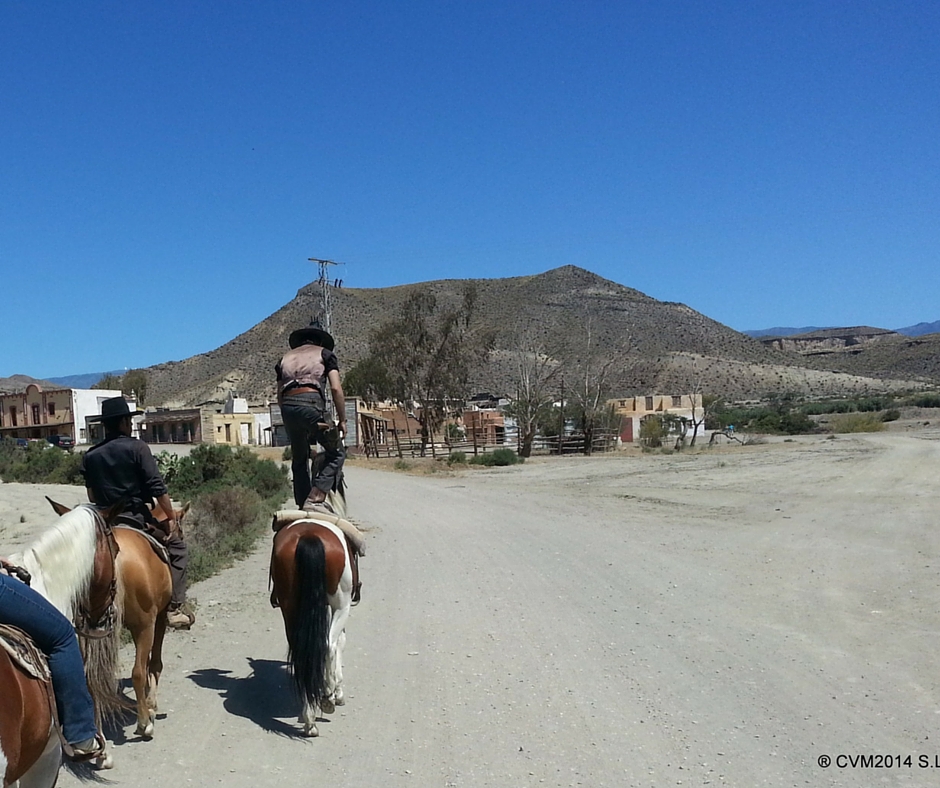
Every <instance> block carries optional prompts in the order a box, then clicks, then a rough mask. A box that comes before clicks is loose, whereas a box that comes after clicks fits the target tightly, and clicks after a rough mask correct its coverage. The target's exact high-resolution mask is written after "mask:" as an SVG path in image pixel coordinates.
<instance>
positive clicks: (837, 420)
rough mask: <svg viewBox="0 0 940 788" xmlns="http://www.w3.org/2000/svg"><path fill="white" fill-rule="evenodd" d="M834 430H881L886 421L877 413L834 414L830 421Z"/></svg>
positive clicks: (838, 431) (846, 431) (841, 431)
mask: <svg viewBox="0 0 940 788" xmlns="http://www.w3.org/2000/svg"><path fill="white" fill-rule="evenodd" d="M829 424H830V426H831V427H832V431H833V432H837V433H848V432H881V431H882V430H883V429H884V428H885V423H884V422H883V421H882V420H881V416H879V415H878V414H877V413H846V414H845V415H842V416H834V417H833V418H832V421H831V422H830V423H829Z"/></svg>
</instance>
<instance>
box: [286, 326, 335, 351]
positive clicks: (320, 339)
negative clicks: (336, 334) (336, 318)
mask: <svg viewBox="0 0 940 788" xmlns="http://www.w3.org/2000/svg"><path fill="white" fill-rule="evenodd" d="M287 342H288V344H289V345H290V346H291V348H292V349H293V348H297V347H300V346H301V345H319V346H320V347H325V348H326V349H327V350H332V349H333V348H334V347H335V345H336V343H335V342H334V341H333V337H331V336H330V335H329V334H328V333H327V332H326V331H324V330H323V329H322V328H321V327H320V321H319V320H314V321H313V322H312V323H311V324H310V325H309V326H307V327H306V328H298V329H297V330H296V331H293V332H291V335H290V339H288V340H287Z"/></svg>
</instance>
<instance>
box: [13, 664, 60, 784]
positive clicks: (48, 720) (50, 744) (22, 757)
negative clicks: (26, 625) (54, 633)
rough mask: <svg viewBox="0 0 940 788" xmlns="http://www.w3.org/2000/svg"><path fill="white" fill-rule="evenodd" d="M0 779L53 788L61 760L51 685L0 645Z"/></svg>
mask: <svg viewBox="0 0 940 788" xmlns="http://www.w3.org/2000/svg"><path fill="white" fill-rule="evenodd" d="M0 698H3V704H2V707H0V780H2V784H3V786H4V788H7V786H15V787H16V788H53V786H54V785H55V783H56V780H57V778H58V776H59V767H60V766H61V764H62V744H61V742H60V740H59V736H58V735H57V733H56V729H55V719H54V717H53V715H52V708H53V704H54V703H55V700H54V699H53V697H52V686H51V683H50V682H49V681H48V680H44V679H43V678H41V677H39V676H37V675H34V674H33V673H31V672H27V671H26V670H25V669H24V668H23V667H21V666H20V665H19V664H17V663H15V662H14V661H13V659H12V658H11V657H10V655H9V654H8V653H7V652H6V650H4V649H2V648H0Z"/></svg>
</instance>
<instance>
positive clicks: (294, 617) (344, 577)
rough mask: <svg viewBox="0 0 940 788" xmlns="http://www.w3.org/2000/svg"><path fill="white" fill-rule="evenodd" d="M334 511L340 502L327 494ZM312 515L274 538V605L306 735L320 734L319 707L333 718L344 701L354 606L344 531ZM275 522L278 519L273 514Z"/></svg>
mask: <svg viewBox="0 0 940 788" xmlns="http://www.w3.org/2000/svg"><path fill="white" fill-rule="evenodd" d="M330 502H331V503H332V505H333V508H334V510H335V511H337V512H339V511H342V507H343V505H344V503H345V502H344V501H342V502H341V501H340V500H339V496H338V495H337V494H336V493H332V492H331V493H330ZM329 519H331V518H328V517H320V516H318V515H317V514H316V513H310V514H304V513H302V512H297V513H295V514H294V516H291V517H290V518H289V519H288V520H287V521H285V522H284V523H282V524H281V525H282V527H280V528H279V530H278V531H277V533H275V535H274V546H273V549H272V552H271V580H272V582H273V584H274V593H273V594H272V601H274V602H276V603H277V604H278V606H279V607H280V608H281V614H282V615H283V617H284V630H285V632H286V634H287V644H288V655H287V660H288V663H289V665H290V670H291V675H292V678H293V681H294V686H295V687H296V689H297V692H298V694H299V695H300V699H301V703H302V706H303V708H302V710H301V714H300V722H302V723H303V726H304V736H318V735H319V731H318V730H317V725H316V720H317V709H318V708H319V709H320V710H322V711H323V712H324V713H325V714H332V713H333V712H334V711H335V706H342V705H343V704H344V703H345V702H346V699H345V695H344V692H343V647H344V645H345V643H346V631H345V630H346V620H347V619H348V618H349V611H350V607H351V603H352V568H351V565H350V556H349V550H350V548H349V545H348V543H347V541H346V537H345V536H344V534H343V532H342V530H340V528H338V527H337V526H336V525H334V524H333V523H332V522H330V521H329ZM275 521H276V524H278V522H277V515H275Z"/></svg>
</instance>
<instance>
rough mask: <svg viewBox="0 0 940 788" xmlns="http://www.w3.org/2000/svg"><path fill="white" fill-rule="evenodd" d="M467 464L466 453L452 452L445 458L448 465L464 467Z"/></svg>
mask: <svg viewBox="0 0 940 788" xmlns="http://www.w3.org/2000/svg"><path fill="white" fill-rule="evenodd" d="M466 462H467V453H466V452H465V451H452V452H451V453H450V454H449V455H448V456H447V464H448V465H465V464H466Z"/></svg>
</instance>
